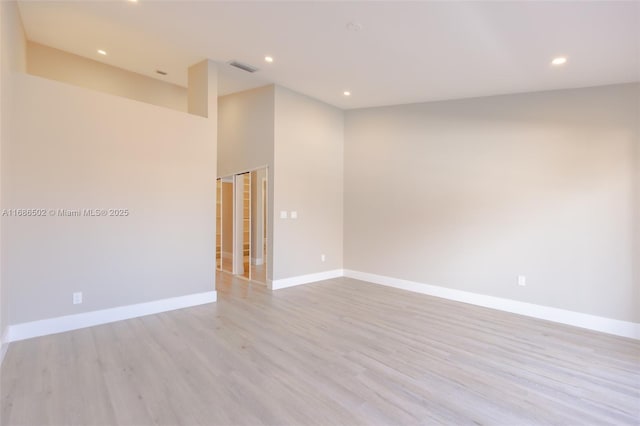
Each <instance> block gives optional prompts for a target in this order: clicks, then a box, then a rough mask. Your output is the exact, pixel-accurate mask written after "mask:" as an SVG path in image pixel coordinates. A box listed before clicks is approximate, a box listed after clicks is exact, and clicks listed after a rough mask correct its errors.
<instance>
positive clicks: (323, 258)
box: [320, 254, 327, 262]
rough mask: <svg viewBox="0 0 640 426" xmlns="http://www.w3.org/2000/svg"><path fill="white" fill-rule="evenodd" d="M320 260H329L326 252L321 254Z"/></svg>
mask: <svg viewBox="0 0 640 426" xmlns="http://www.w3.org/2000/svg"><path fill="white" fill-rule="evenodd" d="M320 260H322V261H323V262H324V261H325V260H327V256H325V255H324V254H321V255H320Z"/></svg>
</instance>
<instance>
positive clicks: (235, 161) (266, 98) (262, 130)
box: [218, 86, 275, 279]
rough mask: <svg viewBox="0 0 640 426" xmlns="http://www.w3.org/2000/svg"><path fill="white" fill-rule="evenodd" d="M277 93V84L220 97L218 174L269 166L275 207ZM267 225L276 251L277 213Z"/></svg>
mask: <svg viewBox="0 0 640 426" xmlns="http://www.w3.org/2000/svg"><path fill="white" fill-rule="evenodd" d="M274 93H275V88H274V86H265V87H260V88H258V89H253V90H248V91H245V92H239V93H234V94H232V95H227V96H222V97H220V98H219V99H218V176H221V177H224V176H232V175H233V174H235V173H240V172H245V171H248V170H254V169H257V168H260V167H264V166H267V167H268V175H269V176H268V179H269V182H270V184H269V200H268V205H269V206H273V185H272V184H271V182H273V148H274V139H273V138H274V107H275V105H274ZM270 210H271V211H270V213H273V209H270ZM267 228H268V229H267V234H268V238H267V239H268V240H269V248H268V251H269V253H272V250H273V245H272V244H273V214H271V215H270V217H269V218H268V225H267ZM272 260H273V259H272V256H269V258H268V265H267V275H268V276H267V278H268V279H271V277H272V272H273V264H272Z"/></svg>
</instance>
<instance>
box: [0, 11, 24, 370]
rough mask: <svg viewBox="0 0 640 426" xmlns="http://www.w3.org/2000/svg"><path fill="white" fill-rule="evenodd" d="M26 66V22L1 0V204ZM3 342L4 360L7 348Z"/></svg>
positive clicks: (4, 308) (1, 322)
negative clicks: (18, 86) (17, 80)
mask: <svg viewBox="0 0 640 426" xmlns="http://www.w3.org/2000/svg"><path fill="white" fill-rule="evenodd" d="M25 69H26V39H25V36H24V30H23V28H22V22H21V20H20V15H19V13H18V8H17V5H16V3H15V2H14V1H2V2H0V206H1V207H2V208H4V207H5V202H6V200H5V197H4V188H5V185H6V181H5V179H4V170H5V167H6V164H7V161H8V158H7V157H6V156H5V148H6V146H7V145H8V143H9V140H10V138H11V133H12V127H13V125H14V124H15V120H14V116H13V106H12V100H13V98H14V95H13V92H14V90H13V85H14V81H13V80H14V75H15V74H16V73H23V72H25ZM5 229H6V221H5V219H4V218H3V219H1V221H0V259H1V260H0V336H2V338H3V339H4V333H5V330H6V327H7V326H8V325H9V322H8V312H9V310H8V293H9V288H8V285H7V280H6V279H5V276H6V268H5V260H4V257H5V256H4V255H5V253H7V249H6V244H5V235H4V234H5ZM6 347H7V346H6V344H5V343H4V342H2V349H1V350H0V360H1V357H2V355H3V354H4V351H5V349H6Z"/></svg>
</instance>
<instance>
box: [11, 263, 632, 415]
mask: <svg viewBox="0 0 640 426" xmlns="http://www.w3.org/2000/svg"><path fill="white" fill-rule="evenodd" d="M218 283H219V285H218V291H219V293H218V302H217V303H215V304H210V305H205V306H200V307H195V308H189V309H183V310H179V311H173V312H168V313H163V314H159V315H153V316H148V317H143V318H138V319H133V320H128V321H122V322H118V323H113V324H108V325H102V326H98V327H93V328H88V329H83V330H77V331H73V332H68V333H62V334H58V335H53V336H47V337H41V338H36V339H31V340H27V341H22V342H16V343H13V344H11V346H10V348H9V351H8V353H7V355H6V358H5V361H4V363H3V366H2V370H1V372H2V377H1V381H0V384H1V386H2V389H1V397H2V405H1V409H2V413H1V416H0V420H1V421H2V425H6V426H9V425H38V426H40V425H155V424H158V425H258V424H268V425H337V424H345V425H359V424H367V425H399V424H403V425H405V424H406V425H413V424H429V425H431V424H455V425H464V424H494V425H528V424H532V425H534V424H535V425H537V424H565V425H591V424H593V425H596V424H598V425H599V424H615V425H623V424H625V425H626V424H628V425H638V424H640V342H638V341H634V340H631V339H625V338H620V337H614V336H609V335H605V334H600V333H596V332H590V331H586V330H581V329H577V328H573V327H568V326H562V325H558V324H553V323H550V322H546V321H541V320H536V319H531V318H526V317H521V316H518V315H513V314H508V313H503V312H498V311H493V310H490V309H485V308H480V307H475V306H471V305H465V304H462V303H456V302H450V301H446V300H442V299H437V298H434V297H430V296H425V295H419V294H414V293H409V292H404V291H402V290H396V289H391V288H386V287H382V286H377V285H374V284H368V283H364V282H360V281H356V280H352V279H347V278H339V279H333V280H328V281H324V282H320V283H315V284H309V285H305V286H299V287H292V288H288V289H283V290H279V291H277V292H274V293H271V292H269V291H268V290H266V289H265V287H264V286H261V285H258V284H252V283H249V282H246V281H242V280H231V279H230V278H228V276H226V275H220V277H219V280H218Z"/></svg>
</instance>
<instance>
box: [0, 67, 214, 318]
mask: <svg viewBox="0 0 640 426" xmlns="http://www.w3.org/2000/svg"><path fill="white" fill-rule="evenodd" d="M14 89H15V94H16V96H15V99H14V103H15V116H14V120H15V127H14V129H13V137H12V138H11V139H10V140H9V141H8V143H7V141H3V142H4V143H3V169H2V181H3V197H4V199H3V204H4V206H3V207H4V208H37V209H47V210H49V209H82V208H93V209H109V208H123V209H128V210H129V212H130V214H129V216H128V217H99V218H92V217H44V218H24V217H22V218H16V217H14V218H5V231H6V232H5V235H4V240H3V243H4V247H5V248H6V247H9V248H10V250H5V252H4V257H5V265H4V266H5V271H4V278H5V280H4V284H5V285H7V286H8V288H9V297H10V300H11V304H10V306H9V313H8V314H9V318H8V319H9V323H10V324H17V323H22V322H27V321H33V320H39V319H46V318H52V317H58V316H62V315H68V314H74V313H80V312H86V311H93V310H98V309H104V308H110V307H116V306H122V305H128V304H135V303H140V302H147V301H153V300H159V299H164V298H170V297H176V296H182V295H188V294H194V293H200V292H206V291H213V290H214V289H215V287H214V286H215V281H214V280H215V275H214V270H215V177H216V127H215V118H214V119H213V121H212V120H209V119H205V118H202V117H198V116H194V115H188V114H185V113H180V112H177V111H173V110H170V109H165V108H160V107H156V106H152V105H148V104H144V103H140V102H135V101H131V100H129V99H125V98H120V97H115V96H111V95H107V94H103V93H99V92H95V91H91V90H86V89H83V88H80V87H76V86H70V85H67V84H63V83H59V82H55V81H52V80H46V79H42V78H39V77H33V76H30V75H24V74H23V75H17V76H16V78H15V80H14ZM75 291H82V292H83V293H84V303H83V304H81V305H73V304H72V303H71V302H72V297H71V295H72V292H75Z"/></svg>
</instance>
